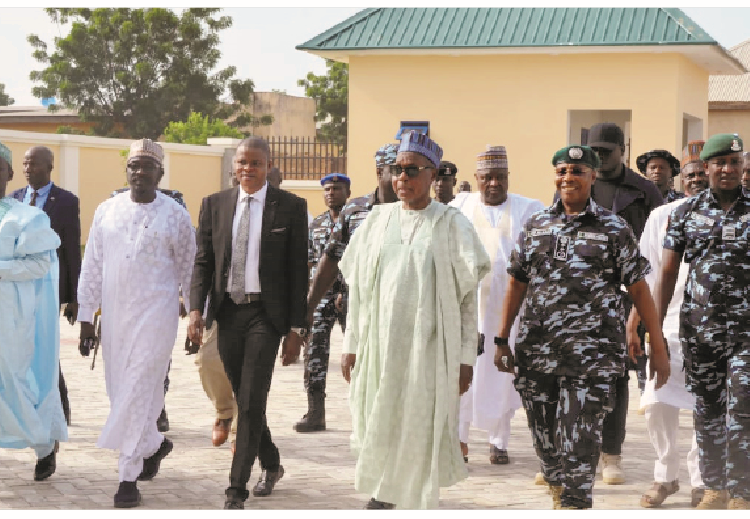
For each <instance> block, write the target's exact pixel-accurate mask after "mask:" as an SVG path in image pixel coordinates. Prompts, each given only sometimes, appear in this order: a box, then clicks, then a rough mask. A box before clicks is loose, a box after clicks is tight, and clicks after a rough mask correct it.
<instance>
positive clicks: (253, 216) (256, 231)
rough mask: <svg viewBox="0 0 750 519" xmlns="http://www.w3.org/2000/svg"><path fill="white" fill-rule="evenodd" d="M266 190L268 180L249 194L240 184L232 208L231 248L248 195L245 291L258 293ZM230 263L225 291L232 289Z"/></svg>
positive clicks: (235, 238) (235, 239)
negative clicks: (248, 232)
mask: <svg viewBox="0 0 750 519" xmlns="http://www.w3.org/2000/svg"><path fill="white" fill-rule="evenodd" d="M267 191H268V182H266V183H265V184H264V185H263V187H262V188H260V189H259V190H258V191H256V192H255V193H253V194H252V195H249V194H247V193H246V192H245V190H244V189H242V187H241V186H240V188H239V193H238V195H237V208H236V209H235V210H234V220H233V221H232V250H233V251H234V244H235V242H236V241H237V228H238V227H239V226H240V218H241V217H242V211H243V210H244V209H245V204H246V203H247V202H246V200H247V199H248V197H252V198H253V199H252V200H251V201H250V236H249V238H248V240H247V260H246V261H245V293H247V294H260V234H261V227H262V225H263V208H264V207H265V205H266V192H267ZM231 284H232V265H231V263H230V264H229V283H228V284H227V292H231V291H232V286H231Z"/></svg>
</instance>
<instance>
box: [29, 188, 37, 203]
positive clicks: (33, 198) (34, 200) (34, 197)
mask: <svg viewBox="0 0 750 519" xmlns="http://www.w3.org/2000/svg"><path fill="white" fill-rule="evenodd" d="M38 194H39V193H38V192H37V191H36V190H34V191H32V192H31V202H29V205H36V197H37V195H38Z"/></svg>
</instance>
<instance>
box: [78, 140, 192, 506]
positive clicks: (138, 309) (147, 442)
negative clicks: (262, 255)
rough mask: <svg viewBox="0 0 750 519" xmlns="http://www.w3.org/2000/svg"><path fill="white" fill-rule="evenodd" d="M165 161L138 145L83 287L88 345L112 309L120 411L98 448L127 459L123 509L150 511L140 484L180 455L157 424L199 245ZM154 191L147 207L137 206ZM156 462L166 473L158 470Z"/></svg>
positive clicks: (94, 231)
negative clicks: (164, 189) (166, 178)
mask: <svg viewBox="0 0 750 519" xmlns="http://www.w3.org/2000/svg"><path fill="white" fill-rule="evenodd" d="M157 147H158V148H157ZM162 157H163V153H162V152H161V147H159V146H158V144H155V143H152V142H151V141H150V140H148V139H144V140H143V141H136V142H135V143H133V146H132V147H131V155H130V158H129V159H128V177H129V183H130V185H131V188H132V189H131V190H130V191H129V192H125V193H121V194H119V195H117V196H115V197H113V198H110V199H108V200H106V201H105V202H103V203H102V204H100V205H99V207H98V208H97V210H96V213H95V214H94V221H93V223H92V225H91V230H90V232H89V237H88V242H87V243H86V250H85V255H84V259H83V266H82V270H81V278H80V281H79V285H78V286H79V288H78V301H79V303H80V308H79V314H78V315H79V321H81V323H82V330H81V337H82V341H83V339H84V324H87V323H91V322H92V320H93V317H94V312H96V310H97V309H98V308H99V307H101V310H102V312H101V315H102V317H101V319H102V321H101V323H102V355H103V358H104V374H105V380H106V388H107V395H108V396H109V400H110V406H111V409H110V414H109V416H108V418H107V421H106V423H105V425H104V429H103V430H102V433H101V436H100V437H99V441H98V443H97V446H98V447H102V448H108V449H117V450H119V451H120V459H119V479H120V482H121V486H120V490H119V491H118V495H120V494H122V496H124V497H123V499H118V495H115V506H117V507H131V506H137V505H138V504H139V503H140V494H139V493H138V492H137V490H136V488H135V481H136V479H141V480H143V479H151V478H152V477H153V476H154V475H155V473H156V471H157V470H158V462H160V461H161V458H163V457H164V456H166V454H168V453H169V451H170V450H171V442H169V440H167V439H165V438H164V436H163V435H162V434H161V433H160V432H159V431H158V430H157V425H156V419H157V418H158V416H159V414H160V413H161V410H162V408H163V407H164V386H163V381H164V376H165V375H166V372H167V367H168V364H169V359H170V356H171V353H172V349H173V347H174V342H175V339H176V337H177V325H178V321H179V295H178V294H179V288H180V284H182V286H183V287H188V286H190V277H191V274H192V266H193V260H194V257H195V248H196V242H195V231H194V229H193V227H192V225H191V222H190V216H189V214H188V212H187V211H186V210H185V209H184V208H183V207H181V206H180V205H179V204H178V203H177V202H175V201H174V200H173V199H171V198H170V197H168V196H166V195H164V194H163V193H160V192H158V191H157V190H156V184H157V182H156V179H155V177H156V175H158V168H155V167H151V166H153V164H151V165H149V163H148V162H146V159H149V160H150V161H151V162H153V163H156V164H158V166H159V167H161V158H162ZM151 174H153V177H154V178H151V176H150V175H151ZM151 184H153V186H152V185H151ZM144 191H145V192H147V196H146V198H145V200H146V201H141V202H139V201H137V200H139V197H140V196H142V193H143V192H144ZM149 198H150V199H151V201H150V202H149V201H147V200H148V199H149ZM185 290H187V289H185ZM83 353H85V352H83ZM154 457H156V459H152V458H154ZM144 459H145V461H146V462H147V463H144ZM149 460H151V461H152V462H155V465H156V466H155V467H154V466H148V465H149V463H148V462H149ZM151 465H153V463H151ZM146 472H148V474H146ZM123 482H127V483H128V485H125V486H123V485H122V483H123Z"/></svg>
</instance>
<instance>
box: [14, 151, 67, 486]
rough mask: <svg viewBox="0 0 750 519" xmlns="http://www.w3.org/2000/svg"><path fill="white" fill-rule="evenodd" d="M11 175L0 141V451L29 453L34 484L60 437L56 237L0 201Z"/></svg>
mask: <svg viewBox="0 0 750 519" xmlns="http://www.w3.org/2000/svg"><path fill="white" fill-rule="evenodd" d="M12 176H13V170H12V168H11V154H10V150H9V149H8V148H6V147H5V146H4V145H3V144H0V447H3V448H9V449H23V448H27V447H30V448H32V449H34V451H35V452H36V456H37V464H36V467H35V469H34V480H36V481H41V480H44V479H46V478H48V477H50V476H51V475H52V474H53V473H54V472H55V468H56V459H55V458H56V456H55V450H56V442H57V441H66V440H67V439H68V429H67V425H66V423H65V417H64V415H63V411H62V404H61V403H60V392H59V391H58V374H59V369H58V365H59V360H60V350H59V340H58V339H59V334H60V323H59V317H58V313H59V303H58V291H59V279H58V275H59V274H58V260H57V253H56V251H57V248H58V247H59V246H60V238H59V237H58V236H57V234H55V232H54V231H53V230H52V228H51V226H50V221H49V217H48V216H47V215H46V214H45V213H44V212H43V211H41V210H40V209H38V208H36V207H30V206H28V205H25V204H22V203H21V202H18V201H17V200H15V199H13V198H12V197H6V196H5V189H6V186H7V183H8V181H9V180H10V179H11V178H12Z"/></svg>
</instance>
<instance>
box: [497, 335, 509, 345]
mask: <svg viewBox="0 0 750 519" xmlns="http://www.w3.org/2000/svg"><path fill="white" fill-rule="evenodd" d="M495 345H496V346H507V345H508V338H507V337H504V338H500V337H495Z"/></svg>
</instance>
